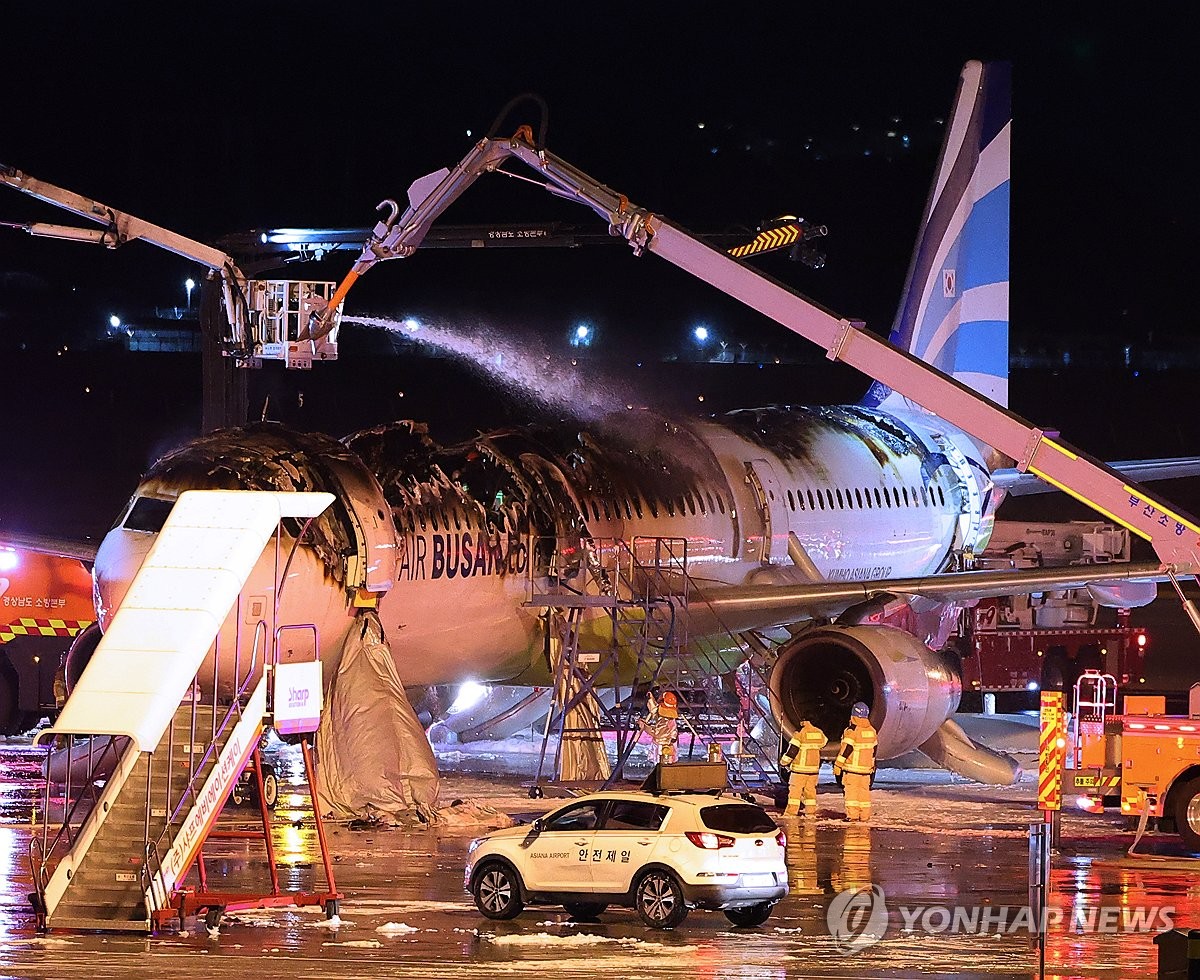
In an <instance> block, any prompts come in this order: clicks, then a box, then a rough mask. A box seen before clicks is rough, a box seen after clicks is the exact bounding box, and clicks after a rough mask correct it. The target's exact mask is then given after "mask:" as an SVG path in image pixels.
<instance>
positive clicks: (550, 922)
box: [0, 742, 1200, 980]
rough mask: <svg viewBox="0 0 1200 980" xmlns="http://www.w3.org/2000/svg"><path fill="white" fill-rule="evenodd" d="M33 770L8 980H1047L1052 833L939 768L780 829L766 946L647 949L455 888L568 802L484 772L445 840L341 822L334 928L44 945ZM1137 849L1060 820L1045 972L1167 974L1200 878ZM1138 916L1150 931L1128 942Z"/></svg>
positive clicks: (235, 851) (16, 752)
mask: <svg viewBox="0 0 1200 980" xmlns="http://www.w3.org/2000/svg"><path fill="white" fill-rule="evenodd" d="M38 759H39V757H38V755H37V754H36V753H34V751H33V750H32V749H30V748H29V746H28V744H27V743H21V742H9V743H3V742H0V977H22V978H47V980H49V978H54V980H69V978H77V977H79V978H83V977H86V978H88V980H103V978H108V977H113V978H117V977H120V978H141V977H146V978H150V977H155V978H157V977H217V978H224V977H231V978H232V977H236V978H239V980H242V978H246V977H254V978H256V980H257V978H263V980H266V978H274V977H280V978H282V977H287V978H289V980H293V978H309V977H311V978H320V980H340V978H351V977H353V978H360V977H367V976H369V977H392V976H396V977H400V976H403V977H415V978H420V977H474V976H485V975H488V976H490V975H504V976H511V977H518V978H519V977H544V976H546V975H552V976H555V977H566V978H574V977H597V976H610V977H612V976H620V977H623V978H628V980H636V978H643V977H645V978H651V977H683V976H687V977H697V978H714V980H716V978H722V980H724V978H772V980H775V978H786V977H810V976H811V977H897V978H898V977H917V976H959V977H1030V976H1037V975H1038V951H1037V948H1036V945H1035V944H1034V943H1033V942H1031V937H1030V933H1029V931H1028V930H1027V928H1025V926H1027V924H1028V920H1026V921H1025V922H1022V921H1021V918H1020V911H1019V910H1020V909H1021V908H1022V907H1023V906H1025V905H1026V902H1027V896H1028V891H1027V878H1028V876H1027V867H1028V826H1029V824H1030V822H1031V821H1035V820H1037V819H1038V815H1037V813H1036V812H1035V811H1034V809H1033V798H1034V787H1033V785H1032V783H1030V782H1024V783H1022V784H1020V785H1019V786H1017V787H1014V788H1011V789H1009V788H1005V789H1000V788H997V787H982V786H978V785H975V784H970V783H965V782H962V781H960V780H957V779H954V778H952V777H949V776H947V775H946V774H944V773H941V772H937V771H929V770H885V771H881V773H880V774H879V777H878V779H877V782H876V790H875V793H874V801H875V813H874V814H873V818H872V822H871V824H870V826H867V827H863V826H859V825H852V824H847V823H845V822H844V821H843V820H842V806H841V802H842V801H841V796H840V792H839V791H838V789H837V787H836V786H835V785H833V784H832V783H829V784H827V785H826V784H823V785H822V787H821V793H820V814H819V816H818V817H817V818H816V819H812V818H807V819H806V818H799V819H797V818H787V819H783V818H780V822H781V824H782V825H783V826H784V827H785V829H786V830H787V831H788V835H789V845H788V860H789V870H790V877H791V889H792V890H791V894H790V895H789V896H788V898H787V899H786V900H784V901H783V902H782V903H780V904H779V905H778V906H777V907H776V909H775V911H774V914H773V915H772V917H771V918H770V919H769V920H768V922H767V923H766V924H765V925H764V926H761V927H758V928H753V929H734V928H732V927H731V926H730V924H729V922H728V921H727V920H726V919H725V917H724V916H723V915H721V914H720V913H706V912H697V911H693V912H692V913H691V914H690V915H689V917H688V918H687V920H686V921H685V923H684V924H683V926H682V927H680V928H679V929H676V930H673V931H669V932H655V931H651V930H648V929H646V928H645V927H644V926H642V924H641V923H640V921H639V920H638V919H637V917H636V915H635V914H634V913H633V912H631V911H629V910H626V909H618V908H614V909H612V910H610V911H608V912H606V913H605V914H604V915H603V916H601V917H600V920H599V921H598V922H593V923H575V922H572V921H571V920H570V919H569V918H568V917H567V915H566V914H565V913H564V912H563V910H562V909H560V908H533V909H527V910H526V911H525V912H524V914H522V915H521V916H519V917H518V918H516V919H515V920H512V921H510V922H503V923H496V922H491V921H489V920H486V919H484V918H483V917H482V916H480V915H479V914H478V913H477V912H476V910H475V908H474V906H473V905H472V903H471V901H470V899H469V898H468V897H467V896H466V895H465V894H464V893H463V890H462V870H463V863H464V858H465V855H466V850H467V845H468V843H469V841H470V840H471V839H472V838H473V837H475V836H478V835H479V834H480V833H482V832H483V827H484V826H486V824H487V823H488V822H493V821H494V822H503V821H504V820H505V819H506V818H507V816H509V815H511V816H514V817H516V818H518V819H528V818H531V817H532V816H534V815H536V814H537V813H539V812H542V811H544V810H545V809H547V808H548V807H549V806H551V805H553V804H554V802H555V801H554V800H553V799H543V800H532V799H530V798H529V795H528V792H527V790H526V789H524V788H523V787H522V785H521V779H520V778H519V777H512V776H489V775H487V774H484V773H478V772H476V773H472V774H469V775H467V774H459V775H455V774H450V775H447V776H446V778H445V780H444V784H443V799H444V800H445V801H447V802H449V801H450V800H453V799H456V798H457V799H465V800H471V801H474V802H475V803H477V804H478V806H477V807H475V808H474V809H472V810H471V811H470V812H468V813H467V814H465V815H463V816H460V817H458V818H457V819H447V820H446V821H445V822H444V823H442V824H441V825H439V826H436V827H426V826H422V825H415V826H413V827H404V828H390V827H385V826H368V827H366V828H365V829H351V827H350V826H349V825H347V824H339V825H334V826H332V828H331V834H330V842H331V848H332V851H333V854H334V860H335V864H334V870H335V874H336V884H337V887H338V890H339V891H340V892H341V893H342V894H343V895H344V898H343V900H342V901H341V905H340V910H339V915H338V917H337V918H336V919H333V920H330V919H327V918H326V916H325V912H324V911H323V910H322V909H321V908H319V907H312V908H304V909H296V908H273V909H263V910H254V911H245V912H239V913H232V914H227V915H226V916H225V917H224V919H223V920H222V922H221V925H220V928H219V931H218V932H216V933H210V932H209V931H208V930H206V928H205V925H204V923H203V922H202V921H197V920H195V919H192V920H189V921H188V922H187V923H185V924H184V928H183V929H182V930H181V929H179V928H178V926H177V925H175V924H173V925H172V926H171V927H170V928H168V929H164V930H163V931H161V932H159V933H157V934H155V935H153V936H150V937H145V936H136V935H129V934H125V935H122V934H101V933H85V934H79V933H70V932H51V933H50V934H48V935H40V934H39V933H38V932H37V931H36V923H35V920H34V916H33V913H32V911H31V909H30V906H29V903H28V899H27V894H28V892H29V891H30V890H31V877H30V870H29V863H28V849H29V842H30V839H31V835H32V833H33V828H32V826H31V815H32V813H33V806H34V801H35V799H40V793H41V786H40V781H39V780H38V778H37V775H38ZM284 768H285V770H286V768H287V767H286V764H285V766H284ZM285 784H286V778H285ZM293 789H294V787H289V786H287V785H285V789H284V794H283V796H282V798H281V803H280V806H279V808H278V809H277V810H276V811H275V814H274V823H273V828H272V833H273V838H274V840H275V842H276V845H277V849H278V856H279V864H280V866H281V868H282V870H281V878H282V880H283V882H284V884H285V885H287V886H290V887H294V888H301V889H308V888H321V887H322V886H323V877H322V872H321V864H320V859H319V853H318V850H317V847H316V840H315V834H314V831H313V827H312V822H311V817H310V816H309V815H307V814H306V813H305V811H304V809H303V807H301V806H300V805H299V804H300V803H301V797H300V796H298V795H296V796H293V795H292V790H293ZM253 812H254V811H251V810H248V809H244V808H242V809H233V808H229V809H228V810H227V814H226V817H227V818H228V819H229V820H231V821H232V822H234V823H241V824H243V825H250V823H251V818H252V816H253ZM223 819H224V818H223ZM1132 837H1133V835H1132V832H1131V831H1129V830H1127V829H1126V828H1125V827H1124V825H1123V823H1122V821H1121V820H1120V818H1118V817H1112V816H1091V815H1086V814H1074V813H1070V812H1068V814H1067V816H1066V817H1065V819H1064V826H1063V843H1062V847H1061V851H1060V853H1059V854H1057V855H1056V857H1055V861H1054V873H1053V887H1054V894H1053V897H1052V901H1051V904H1052V905H1053V906H1054V907H1055V908H1056V909H1058V910H1059V914H1061V917H1062V921H1061V922H1060V923H1059V924H1058V925H1057V926H1055V927H1054V928H1052V929H1051V931H1050V933H1049V935H1048V937H1047V944H1046V976H1054V977H1096V978H1115V977H1128V976H1137V975H1141V976H1154V975H1156V971H1157V947H1156V946H1155V944H1154V941H1153V940H1154V935H1155V934H1156V932H1158V931H1160V930H1161V929H1162V928H1164V926H1169V925H1171V924H1174V925H1175V926H1177V927H1183V928H1189V927H1200V877H1197V876H1196V875H1195V874H1194V873H1193V872H1192V870H1191V867H1190V865H1189V863H1188V861H1187V860H1186V859H1182V858H1181V856H1180V855H1179V853H1178V848H1177V846H1176V845H1175V843H1174V839H1173V838H1161V839H1151V840H1149V841H1148V842H1144V846H1146V847H1147V848H1148V849H1151V850H1156V851H1158V852H1159V854H1160V856H1159V857H1152V858H1144V859H1122V855H1123V854H1124V851H1125V849H1126V848H1127V847H1128V846H1129V844H1130V843H1131V841H1132ZM206 853H207V854H208V855H209V858H208V867H209V871H210V874H211V875H213V876H214V878H215V877H216V876H218V875H221V874H227V875H228V876H229V880H230V881H233V882H235V883H237V884H240V885H245V884H246V883H247V882H249V881H250V880H251V879H254V880H257V881H260V882H261V881H266V869H265V861H264V860H263V857H262V854H263V850H262V844H261V842H252V841H226V842H221V843H219V844H211V845H210V846H209V849H208V850H207V851H206ZM871 886H877V887H878V888H879V889H881V890H882V893H883V896H885V897H886V898H885V901H886V913H887V925H888V928H887V931H886V933H885V935H884V937H883V938H882V939H881V940H880V941H878V942H876V943H874V944H871V945H865V946H863V947H862V948H859V949H856V950H853V951H851V952H849V953H846V952H844V951H843V948H842V945H841V943H840V941H839V940H838V939H837V938H836V937H835V936H834V935H831V932H830V925H829V922H828V921H827V911H828V909H829V907H830V905H831V903H832V902H834V901H835V899H836V897H837V896H838V894H839V893H842V892H844V891H845V890H847V889H855V888H870V887H871ZM1106 910H1110V911H1106ZM955 916H958V917H959V918H958V920H957V921H955V920H954V917H955ZM1137 916H1144V917H1145V918H1146V919H1147V920H1148V921H1147V922H1145V923H1143V924H1144V925H1147V926H1149V928H1146V929H1141V928H1134V927H1135V926H1137V925H1138V923H1136V922H1133V921H1130V919H1131V917H1137ZM906 924H907V925H909V926H910V928H908V929H906V928H905V926H906ZM1103 926H1107V927H1109V929H1108V931H1107V932H1102V931H1100V930H1099V928H1098V927H1103Z"/></svg>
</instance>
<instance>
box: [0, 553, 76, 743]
mask: <svg viewBox="0 0 1200 980" xmlns="http://www.w3.org/2000/svg"><path fill="white" fill-rule="evenodd" d="M95 618H96V613H95V606H94V605H93V603H92V575H91V572H90V571H89V570H88V569H87V568H85V567H84V565H83V563H82V562H81V561H79V560H78V559H77V558H66V557H61V556H58V555H53V554H41V553H39V552H35V551H27V550H25V549H22V548H15V547H8V546H6V545H0V735H15V734H18V733H19V732H24V731H28V730H29V729H30V728H32V727H33V726H34V725H36V724H37V723H38V721H39V720H40V719H41V718H43V717H45V716H47V715H51V716H52V715H53V714H54V713H55V712H56V711H57V710H58V698H57V692H56V681H57V679H58V676H59V670H60V668H61V666H62V663H63V658H64V656H65V654H66V652H67V650H68V648H69V647H70V646H71V643H72V642H73V638H74V637H76V636H78V635H79V633H81V632H82V631H84V630H85V629H87V628H88V627H89V626H91V625H92V623H93V621H94V620H95Z"/></svg>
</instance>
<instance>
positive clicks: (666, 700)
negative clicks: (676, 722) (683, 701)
mask: <svg viewBox="0 0 1200 980" xmlns="http://www.w3.org/2000/svg"><path fill="white" fill-rule="evenodd" d="M658 713H659V714H660V715H662V716H663V717H664V718H678V717H679V698H677V697H676V696H675V692H674V691H665V692H664V693H663V695H662V696H661V697H660V698H659V699H658Z"/></svg>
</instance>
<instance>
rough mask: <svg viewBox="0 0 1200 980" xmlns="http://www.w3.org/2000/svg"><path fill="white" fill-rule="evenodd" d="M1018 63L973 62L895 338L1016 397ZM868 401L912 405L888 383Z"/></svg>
mask: <svg viewBox="0 0 1200 980" xmlns="http://www.w3.org/2000/svg"><path fill="white" fill-rule="evenodd" d="M1011 101H1012V100H1011V66H1010V65H1009V64H1007V63H1005V62H991V63H988V64H983V63H981V62H978V61H969V62H967V64H966V65H965V66H964V67H963V71H962V75H961V76H960V78H959V86H958V95H957V97H956V99H955V103H954V111H953V113H952V115H951V118H950V121H949V124H948V125H947V128H946V138H945V142H944V143H943V145H942V152H941V157H940V159H939V161H938V167H937V172H936V176H935V178H934V182H933V189H932V190H931V192H930V195H929V200H928V202H927V203H926V205H925V212H924V216H923V217H922V219H921V228H920V235H919V236H918V239H917V246H916V249H915V251H914V252H913V257H912V261H911V263H910V265H909V269H908V278H907V280H906V282H905V287H904V293H903V296H902V298H901V301H900V308H899V309H898V310H897V311H896V320H895V322H894V323H893V325H892V332H891V336H890V338H889V339H890V340H891V342H892V343H893V344H895V345H896V346H897V347H901V348H904V349H905V350H907V351H908V352H909V353H911V354H914V355H915V356H917V357H919V358H921V359H922V360H924V361H926V362H928V363H930V364H932V365H933V366H934V367H936V368H938V369H939V370H941V371H944V372H945V373H946V374H949V375H951V376H953V377H954V378H955V379H957V380H958V381H960V382H962V383H963V384H965V385H967V386H968V387H970V388H972V389H974V390H975V391H978V392H980V393H981V394H983V395H986V396H987V397H988V398H990V399H992V401H994V402H997V403H998V404H1000V405H1004V406H1007V404H1008V277H1009V269H1008V242H1009V136H1010V133H1011V129H1012V105H1011ZM862 404H864V405H867V406H869V407H884V408H885V409H886V408H900V407H908V403H907V402H906V400H905V399H904V398H903V397H902V396H900V395H899V394H897V393H896V392H894V391H892V389H891V388H888V387H887V386H886V385H882V384H880V383H879V382H875V383H874V384H872V385H871V388H870V389H869V390H868V392H867V394H866V396H865V397H864V398H863V401H862Z"/></svg>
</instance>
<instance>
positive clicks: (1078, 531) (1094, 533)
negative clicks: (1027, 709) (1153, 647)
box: [959, 521, 1149, 694]
mask: <svg viewBox="0 0 1200 980" xmlns="http://www.w3.org/2000/svg"><path fill="white" fill-rule="evenodd" d="M1128 560H1129V532H1128V531H1126V530H1125V529H1124V528H1119V527H1115V526H1113V525H1111V524H1103V523H1097V522H1086V521H1075V522H1071V523H1069V524H1030V523H1028V522H1016V521H997V522H996V530H995V532H994V533H993V535H992V541H991V544H990V545H989V547H988V551H987V552H986V553H985V554H984V555H983V556H982V557H981V558H980V561H979V565H980V566H981V567H989V568H998V567H1012V568H1030V567H1037V566H1052V565H1069V564H1108V563H1111V562H1119V561H1128ZM1148 646H1149V640H1148V637H1147V635H1146V631H1145V629H1143V628H1141V627H1137V626H1131V625H1130V623H1129V610H1128V609H1109V608H1104V607H1101V606H1100V605H1099V604H1098V603H1097V602H1096V600H1095V598H1094V597H1093V595H1092V594H1091V593H1090V592H1089V591H1088V590H1087V589H1067V590H1063V591H1055V592H1041V593H1034V594H1033V595H1017V596H1004V597H1002V598H993V599H983V600H980V602H979V604H978V605H977V606H975V608H973V609H968V610H966V611H965V612H964V614H963V621H962V624H961V629H960V635H959V651H960V653H961V655H962V679H963V692H964V694H970V693H972V692H973V693H975V694H989V693H1013V692H1022V691H1025V692H1037V691H1039V690H1041V689H1042V688H1049V689H1054V690H1062V691H1070V690H1071V688H1072V687H1073V686H1074V684H1075V680H1076V678H1077V677H1079V676H1080V675H1081V674H1083V672H1084V671H1087V670H1098V671H1102V672H1103V673H1106V674H1111V675H1112V676H1113V677H1115V678H1116V679H1117V681H1118V682H1119V683H1120V684H1121V686H1122V687H1133V688H1136V687H1137V686H1138V685H1139V684H1141V683H1142V682H1143V674H1144V670H1143V665H1144V663H1145V659H1146V654H1147V652H1148Z"/></svg>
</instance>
